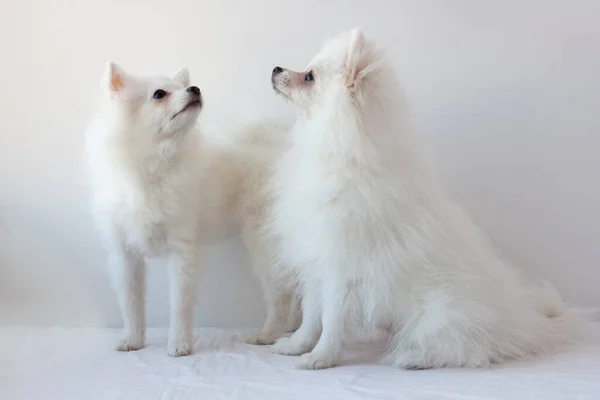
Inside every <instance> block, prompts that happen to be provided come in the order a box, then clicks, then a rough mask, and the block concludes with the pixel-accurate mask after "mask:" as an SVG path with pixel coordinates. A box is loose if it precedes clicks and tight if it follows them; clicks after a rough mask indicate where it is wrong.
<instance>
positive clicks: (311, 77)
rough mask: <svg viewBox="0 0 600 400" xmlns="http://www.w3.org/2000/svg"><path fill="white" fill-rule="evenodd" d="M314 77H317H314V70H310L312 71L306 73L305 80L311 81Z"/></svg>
mask: <svg viewBox="0 0 600 400" xmlns="http://www.w3.org/2000/svg"><path fill="white" fill-rule="evenodd" d="M313 79H315V78H314V77H313V73H312V71H310V72H308V73H307V74H306V75H304V80H305V81H306V82H310V81H312V80H313Z"/></svg>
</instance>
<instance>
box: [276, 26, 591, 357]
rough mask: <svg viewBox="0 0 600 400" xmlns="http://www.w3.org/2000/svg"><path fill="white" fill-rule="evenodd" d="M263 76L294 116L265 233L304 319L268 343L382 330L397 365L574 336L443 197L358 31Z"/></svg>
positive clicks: (329, 340)
mask: <svg viewBox="0 0 600 400" xmlns="http://www.w3.org/2000/svg"><path fill="white" fill-rule="evenodd" d="M272 83H273V87H274V89H275V91H276V92H277V93H278V94H280V95H281V96H282V97H283V98H284V99H285V100H286V101H287V102H288V103H289V104H291V105H292V106H293V107H294V109H295V110H296V112H297V117H298V120H297V124H296V126H295V128H294V132H293V137H292V140H293V144H292V146H291V148H290V149H289V151H287V152H286V153H285V154H284V155H283V157H282V158H281V159H280V160H279V161H278V164H277V167H276V168H275V171H276V172H275V176H274V179H273V181H272V189H273V190H274V192H275V194H276V199H277V200H276V203H275V204H274V211H273V218H272V223H271V226H270V231H271V234H273V235H275V236H278V237H280V240H281V243H280V244H281V258H282V260H284V261H285V265H290V266H294V272H295V273H297V274H298V276H299V277H300V280H301V282H302V285H303V295H304V299H303V303H302V306H303V312H304V319H303V322H302V325H301V327H300V329H298V330H297V331H296V332H295V333H294V334H293V335H292V336H291V337H290V338H282V339H280V340H278V341H277V343H276V344H275V346H274V351H275V352H277V353H281V354H290V355H299V354H303V356H302V357H301V358H300V361H299V364H298V367H299V368H308V369H319V368H328V367H331V366H333V365H336V363H338V362H339V360H340V355H341V351H342V337H343V333H344V326H345V323H346V322H347V321H348V319H349V318H352V319H354V318H359V319H360V320H362V321H363V322H364V326H365V327H366V328H367V329H373V330H374V329H375V328H376V327H378V326H386V327H390V328H391V329H392V330H393V333H394V337H393V339H392V341H391V348H390V351H389V353H388V355H387V357H386V358H387V361H388V362H389V363H391V364H393V365H396V366H399V367H402V368H410V369H416V368H435V367H481V366H487V365H488V364H490V363H498V362H503V361H506V360H511V359H520V358H523V357H526V356H530V355H535V354H542V353H546V352H551V351H553V350H555V349H556V348H557V347H558V346H561V345H564V344H567V343H571V342H573V341H576V340H578V339H579V338H580V336H581V334H582V332H583V330H582V328H583V325H584V321H585V319H584V318H582V317H581V316H580V314H579V313H578V312H577V311H576V310H573V309H571V308H567V307H565V305H564V303H563V302H562V300H561V299H560V297H559V296H558V294H557V293H556V292H555V291H553V290H552V289H551V288H550V287H534V286H529V285H528V284H526V283H525V282H524V279H523V278H522V277H521V276H520V274H519V273H518V272H516V271H515V270H514V269H513V268H511V267H510V266H509V265H507V263H505V262H504V261H502V260H501V259H500V258H499V257H498V256H497V254H496V252H495V251H494V248H493V247H492V245H491V244H490V242H489V241H488V239H487V238H486V236H485V235H484V234H483V233H482V232H480V230H479V229H478V228H477V227H476V226H475V224H474V223H473V222H472V221H471V219H470V218H469V217H468V216H467V215H466V214H465V213H464V212H463V211H462V210H461V209H460V208H459V207H458V206H457V205H456V204H455V203H454V202H453V201H452V200H451V199H450V198H449V197H448V196H447V194H446V193H445V192H444V190H443V189H442V188H441V186H440V184H439V182H438V179H437V178H436V176H435V174H434V172H433V171H432V169H431V167H430V164H429V162H428V159H427V157H426V156H425V153H424V152H423V151H422V149H421V145H420V144H419V142H418V141H417V140H416V138H415V136H413V132H412V130H411V127H410V125H409V122H408V115H407V110H406V105H405V103H404V99H403V94H402V90H401V88H400V86H399V85H398V83H397V81H396V78H395V75H394V73H393V71H392V70H391V69H390V67H389V65H388V64H387V63H386V62H385V60H384V58H383V57H382V55H381V54H380V53H379V52H378V51H377V50H376V48H375V47H374V45H373V43H371V42H369V41H367V40H365V38H364V36H363V34H362V32H361V31H360V30H357V29H356V30H352V31H350V32H345V33H343V34H340V35H339V36H337V37H336V38H334V39H333V40H331V41H329V42H328V43H327V44H326V45H325V46H324V48H323V49H322V50H321V51H320V52H319V54H318V55H317V56H316V57H315V58H314V59H313V60H312V61H311V62H310V63H309V64H308V67H307V68H306V70H304V71H303V72H292V71H289V70H286V69H283V68H280V67H277V68H275V69H274V70H273V74H272Z"/></svg>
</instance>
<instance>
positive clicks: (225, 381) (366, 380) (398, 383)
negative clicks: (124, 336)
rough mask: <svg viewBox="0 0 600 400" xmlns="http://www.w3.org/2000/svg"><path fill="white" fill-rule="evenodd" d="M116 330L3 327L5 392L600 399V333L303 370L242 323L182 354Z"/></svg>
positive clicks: (356, 352) (358, 357) (371, 353)
mask: <svg viewBox="0 0 600 400" xmlns="http://www.w3.org/2000/svg"><path fill="white" fill-rule="evenodd" d="M596 332H597V333H599V334H600V325H599V326H598V329H597V330H596ZM596 336H600V335H596ZM118 337H119V332H118V331H117V330H101V329H88V328H23V327H3V328H0V399H2V400H22V399H32V400H33V399H35V400H45V399H51V400H53V399H57V400H59V399H60V400H71V399H73V400H95V399H98V400H112V399H120V400H137V399H139V400H154V399H156V400H169V399H202V400H212V399H260V400H270V399H277V400H283V399H285V400H292V399H303V400H320V399H327V400H332V399H343V400H351V399H374V400H379V399H381V400H383V399H389V400H400V399H439V400H445V399H454V400H463V399H544V400H553V399H600V340H597V341H596V342H595V343H594V344H590V345H585V346H581V347H579V348H576V349H571V350H569V351H568V352H565V353H562V354H559V355H555V356H552V357H545V358H543V359H539V360H531V361H527V362H519V363H512V364H508V365H503V366H497V367H494V368H490V369H486V370H425V371H403V370H399V369H395V368H391V367H386V366H378V365H375V364H374V362H375V359H376V355H377V353H376V351H375V348H376V346H374V345H373V344H369V345H367V344H363V345H360V346H354V347H353V348H352V349H351V350H350V352H349V354H350V357H348V358H347V359H346V360H345V362H344V363H343V364H345V365H343V366H340V367H336V368H332V369H329V370H323V371H299V370H295V369H294V368H293V367H294V364H295V361H296V359H295V357H286V356H280V355H274V354H271V352H270V350H269V348H268V347H257V346H250V345H247V344H245V343H243V342H242V341H241V339H240V338H241V334H240V333H239V332H234V331H226V330H217V329H201V330H198V331H197V333H196V342H195V354H194V355H193V356H190V357H183V358H178V359H174V358H171V357H168V356H167V355H166V349H165V342H166V331H165V330H158V329H150V330H149V332H148V347H147V348H145V349H143V350H140V351H137V352H130V353H119V352H116V351H113V345H114V343H115V341H116V340H117V338H118Z"/></svg>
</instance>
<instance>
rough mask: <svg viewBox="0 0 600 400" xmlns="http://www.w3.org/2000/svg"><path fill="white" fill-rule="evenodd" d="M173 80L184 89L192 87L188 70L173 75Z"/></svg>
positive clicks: (184, 69) (181, 70)
mask: <svg viewBox="0 0 600 400" xmlns="http://www.w3.org/2000/svg"><path fill="white" fill-rule="evenodd" d="M173 80H174V81H175V82H177V83H179V84H180V85H181V86H183V87H188V86H190V71H188V69H187V68H182V69H180V70H179V71H177V72H175V75H173Z"/></svg>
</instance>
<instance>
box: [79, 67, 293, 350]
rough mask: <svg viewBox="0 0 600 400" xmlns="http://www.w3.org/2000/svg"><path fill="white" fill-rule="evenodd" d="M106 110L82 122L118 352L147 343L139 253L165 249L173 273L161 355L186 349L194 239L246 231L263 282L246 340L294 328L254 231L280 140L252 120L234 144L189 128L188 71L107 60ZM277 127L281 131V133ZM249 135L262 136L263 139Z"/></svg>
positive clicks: (194, 100) (193, 100)
mask: <svg viewBox="0 0 600 400" xmlns="http://www.w3.org/2000/svg"><path fill="white" fill-rule="evenodd" d="M104 89H105V90H104V93H103V101H102V107H101V109H100V111H99V112H98V114H97V116H96V118H95V119H94V120H93V122H92V124H91V126H90V128H89V130H88V141H87V155H88V162H89V166H90V172H91V184H92V190H93V204H92V210H93V215H94V218H95V220H96V223H97V225H98V227H99V228H100V231H101V233H102V236H103V239H104V243H105V245H106V247H107V250H108V255H109V262H108V263H109V266H110V270H111V273H112V278H113V283H114V286H115V289H116V292H117V295H118V299H119V303H120V307H121V310H122V314H123V319H124V324H125V337H124V338H123V340H122V341H121V342H119V344H118V346H117V349H118V350H121V351H129V350H137V349H140V348H142V347H143V346H144V340H145V329H146V322H145V291H146V288H145V285H146V273H145V259H146V258H147V257H154V256H158V257H162V258H164V259H165V260H166V263H167V267H168V276H169V294H170V296H169V298H170V330H169V343H168V353H169V354H170V355H172V356H183V355H188V354H190V353H191V352H192V347H193V343H192V339H193V337H192V335H193V310H194V305H195V301H196V290H197V282H198V275H199V273H200V272H201V271H202V266H201V254H200V252H201V246H200V245H201V244H206V243H213V242H215V241H217V240H220V239H223V238H225V237H227V236H229V235H231V234H237V233H240V231H241V233H242V237H243V239H244V243H245V244H246V246H247V248H248V251H249V252H250V254H251V257H252V259H253V262H252V266H253V269H254V272H255V274H256V275H257V276H258V278H259V279H260V282H261V286H262V288H263V290H264V291H265V299H266V302H267V320H266V321H265V325H264V327H263V329H262V331H261V332H259V333H257V334H253V335H250V336H249V337H248V338H247V340H248V341H249V342H251V343H258V344H268V343H273V342H274V341H275V339H276V338H277V337H279V335H280V334H281V333H282V332H283V331H284V330H290V329H293V328H294V326H293V324H295V323H297V322H296V320H297V317H294V316H295V315H296V314H297V313H296V308H297V306H296V305H295V304H294V301H293V299H294V297H295V296H294V295H293V287H292V286H291V285H290V281H289V279H287V280H284V279H282V278H283V277H284V275H281V274H277V275H272V274H271V269H272V266H273V265H274V264H273V262H272V257H271V255H270V251H271V248H272V244H270V243H267V242H264V241H261V240H259V235H258V234H257V231H258V229H259V228H258V227H260V226H261V225H262V224H263V222H262V219H263V218H264V216H265V210H266V209H268V208H266V207H267V199H266V198H265V197H264V196H263V194H264V193H265V190H263V186H264V184H265V183H266V182H267V177H268V174H269V171H270V167H271V164H272V160H273V159H274V157H275V156H276V155H277V154H278V153H279V152H280V148H281V147H280V145H279V144H277V143H269V141H270V140H269V138H268V136H269V135H270V134H271V129H273V130H274V129H275V128H272V127H269V126H267V125H265V126H261V125H257V126H253V127H250V128H248V129H247V130H246V131H245V132H244V133H243V136H241V137H240V138H238V139H239V140H240V141H241V142H243V143H242V144H240V145H237V144H236V143H234V142H235V141H231V142H230V143H217V142H212V143H211V142H210V141H206V140H204V138H202V140H201V137H200V135H199V132H198V131H197V130H196V129H195V128H194V125H195V124H196V121H197V118H198V115H199V113H200V110H201V107H202V96H201V93H200V89H199V88H198V87H196V86H190V78H189V74H188V72H187V70H181V71H179V72H178V73H177V74H175V76H174V77H173V78H172V79H169V78H166V77H161V76H151V77H140V76H135V75H132V74H129V73H127V72H125V71H124V70H123V69H122V68H121V67H119V66H117V65H115V64H112V63H109V64H108V65H107V67H106V71H105V79H104ZM277 133H278V134H280V132H277ZM256 143H262V144H261V145H258V144H256Z"/></svg>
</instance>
